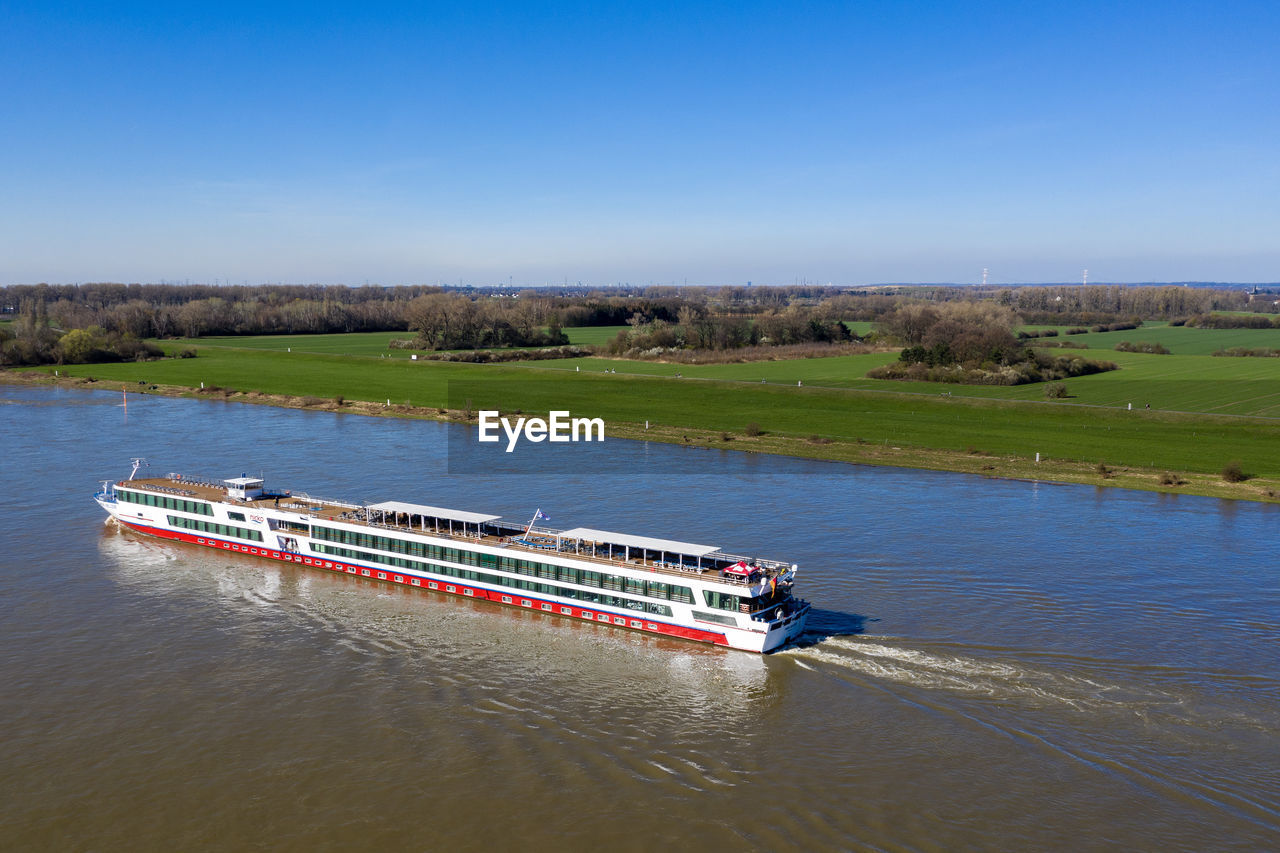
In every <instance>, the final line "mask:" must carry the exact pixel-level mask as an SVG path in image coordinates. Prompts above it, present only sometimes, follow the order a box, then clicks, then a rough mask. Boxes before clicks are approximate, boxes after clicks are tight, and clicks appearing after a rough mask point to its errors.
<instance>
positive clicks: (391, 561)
mask: <svg viewBox="0 0 1280 853" xmlns="http://www.w3.org/2000/svg"><path fill="white" fill-rule="evenodd" d="M312 547H313V548H314V549H315V550H317V551H319V552H320V553H322V554H328V555H331V556H334V557H345V558H346V559H348V560H363V561H367V562H374V563H385V564H386V565H389V566H398V567H400V568H402V569H413V570H414V571H419V572H430V573H431V574H436V575H448V576H450V577H455V578H461V579H463V580H470V581H478V582H480V583H487V584H492V585H494V586H506V587H513V588H515V589H523V590H528V591H529V592H536V593H540V594H542V595H555V596H559V597H560V598H569V599H573V600H576V601H585V602H588V603H591V604H603V605H605V606H607V607H620V608H626V609H628V610H636V611H640V612H644V613H652V614H654V615H655V616H671V608H670V607H669V606H667V605H665V604H658V603H656V602H653V601H636V600H635V599H632V598H623V597H622V596H618V595H605V594H604V593H598V592H586V591H584V590H580V589H569V588H567V587H562V586H556V585H555V584H549V583H539V582H537V581H527V580H523V579H521V578H509V577H503V576H502V575H491V574H488V573H486V572H476V571H472V570H471V569H459V568H455V567H453V566H440V565H436V564H434V563H430V564H429V563H419V562H418V561H417V560H406V559H403V558H401V557H387V556H383V555H381V554H370V553H367V552H364V551H353V550H351V549H350V548H339V547H337V546H334V545H321V544H313V545H312Z"/></svg>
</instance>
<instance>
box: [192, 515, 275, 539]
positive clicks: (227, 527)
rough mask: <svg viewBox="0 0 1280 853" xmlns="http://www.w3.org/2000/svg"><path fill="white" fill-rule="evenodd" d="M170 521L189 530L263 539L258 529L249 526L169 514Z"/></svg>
mask: <svg viewBox="0 0 1280 853" xmlns="http://www.w3.org/2000/svg"><path fill="white" fill-rule="evenodd" d="M169 523H170V524H172V525H173V526H174V527H183V528H186V529H187V530H202V531H204V532H205V533H216V534H218V535H219V536H237V537H239V538H241V539H250V540H252V541H254V542H261V541H262V534H261V533H259V532H258V531H257V530H250V529H249V528H247V527H236V526H235V525H234V524H218V523H216V522H213V521H197V520H195V519H194V518H182V517H181V516H177V515H171V516H169Z"/></svg>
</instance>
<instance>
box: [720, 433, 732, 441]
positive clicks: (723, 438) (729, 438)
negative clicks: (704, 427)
mask: <svg viewBox="0 0 1280 853" xmlns="http://www.w3.org/2000/svg"><path fill="white" fill-rule="evenodd" d="M720 440H721V441H733V436H731V435H729V433H727V432H722V433H720Z"/></svg>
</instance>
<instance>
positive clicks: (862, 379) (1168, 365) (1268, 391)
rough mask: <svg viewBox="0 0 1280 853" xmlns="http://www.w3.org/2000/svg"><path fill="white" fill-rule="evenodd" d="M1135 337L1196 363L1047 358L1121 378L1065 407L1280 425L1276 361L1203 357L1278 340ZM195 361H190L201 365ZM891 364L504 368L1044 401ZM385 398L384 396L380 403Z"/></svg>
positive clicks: (325, 345)
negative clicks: (899, 374)
mask: <svg viewBox="0 0 1280 853" xmlns="http://www.w3.org/2000/svg"><path fill="white" fill-rule="evenodd" d="M620 328H624V327H620V326H603V327H594V328H585V329H567V330H566V332H567V333H568V334H569V335H570V337H571V338H576V341H575V342H577V343H588V342H590V341H589V339H591V338H595V339H597V340H607V339H609V338H611V337H612V336H613V335H614V334H616V333H617V331H618V329H620ZM1133 331H1134V330H1130V331H1128V332H1104V333H1098V334H1088V335H1073V336H1071V338H1072V339H1075V340H1085V341H1087V340H1088V339H1094V341H1095V342H1096V341H1099V340H1102V341H1103V342H1104V343H1105V342H1106V341H1105V340H1103V339H1109V338H1111V337H1116V338H1117V339H1119V336H1123V335H1130V336H1131V337H1132V332H1133ZM1136 331H1141V332H1143V333H1144V334H1146V337H1137V338H1135V339H1138V340H1150V339H1153V338H1155V337H1156V336H1157V335H1160V336H1163V337H1164V339H1163V340H1162V341H1161V342H1162V343H1165V345H1166V346H1169V347H1170V349H1173V348H1174V346H1177V347H1178V348H1179V349H1180V350H1186V351H1188V352H1192V351H1194V353H1196V354H1187V355H1181V354H1177V353H1176V351H1175V354H1173V355H1147V354H1143V353H1123V352H1115V351H1114V350H1112V349H1110V347H1107V348H1105V349H1093V350H1088V351H1078V350H1062V349H1051V350H1047V352H1049V353H1050V354H1053V355H1071V354H1072V353H1078V354H1079V353H1085V352H1087V355H1088V356H1089V357H1090V358H1101V359H1105V360H1108V361H1114V362H1116V363H1117V364H1119V365H1120V367H1121V369H1120V370H1118V371H1113V372H1110V373H1103V374H1097V375H1094V376H1084V377H1079V378H1076V379H1071V380H1068V381H1067V383H1066V385H1067V388H1068V392H1069V394H1070V397H1069V398H1068V399H1067V400H1065V401H1063V402H1066V403H1074V404H1085V405H1090V406H1107V407H1116V408H1126V407H1127V406H1128V405H1129V404H1133V406H1134V408H1141V409H1144V410H1145V407H1146V406H1147V405H1148V404H1150V406H1151V408H1153V409H1159V410H1166V411H1178V412H1201V413H1206V414H1229V415H1253V416H1263V417H1280V359H1265V358H1214V357H1211V356H1209V355H1208V353H1210V352H1212V351H1213V350H1215V349H1217V348H1218V347H1219V346H1224V345H1229V346H1237V345H1239V346H1268V345H1274V346H1280V343H1277V342H1276V341H1274V340H1272V338H1275V337H1280V332H1274V331H1270V330H1253V329H1234V330H1226V331H1218V330H1213V329H1188V328H1185V327H1170V326H1166V325H1152V326H1149V327H1145V328H1143V329H1140V330H1136ZM406 335H407V333H396V332H373V333H356V334H345V335H341V334H340V335H292V336H285V335H282V336H259V337H226V338H199V339H194V340H191V341H177V342H173V341H170V342H165V343H164V346H165V347H166V348H167V349H169V350H170V351H173V350H175V349H180V348H182V347H183V346H186V345H190V344H195V345H196V346H197V347H198V348H200V350H201V352H202V354H203V357H207V356H212V355H213V354H214V352H216V351H217V350H225V349H238V350H246V351H276V352H280V353H286V351H287V350H288V349H290V348H292V350H293V353H292V354H294V355H297V354H301V353H315V354H339V355H342V354H350V355H352V356H364V357H366V358H370V359H374V360H379V359H380V360H384V361H387V360H390V361H396V360H399V361H408V360H409V355H410V353H409V352H408V351H406V350H388V349H387V342H388V341H389V340H391V339H392V338H395V337H404V336H406ZM584 336H585V337H584ZM1111 346H1114V344H1111ZM214 348H217V349H214ZM203 357H202V359H196V360H195V361H197V362H200V361H202V360H203ZM896 357H897V355H896V353H872V354H868V355H853V356H837V357H833V358H810V359H795V360H790V361H766V362H749V363H745V364H706V365H680V364H663V363H658V362H650V361H628V360H619V359H602V358H582V359H563V360H556V361H537V362H512V363H509V364H508V365H505V367H506V368H507V369H512V370H538V371H542V372H545V373H550V374H552V375H554V374H555V373H556V372H557V371H559V372H562V373H572V372H583V373H601V374H602V373H603V372H604V371H606V370H614V371H617V373H618V374H628V375H642V376H655V377H662V376H665V377H675V376H676V374H681V375H683V376H684V377H686V378H695V379H714V380H724V381H730V382H743V383H760V381H761V380H765V382H766V383H769V384H780V385H788V386H791V385H796V383H798V382H799V383H803V385H804V386H819V387H823V388H842V389H855V390H865V391H877V392H882V393H894V394H910V395H939V396H940V395H944V394H950V395H951V396H952V397H964V398H978V399H999V400H1023V401H1029V402H1033V401H1043V399H1044V387H1043V385H1039V384H1037V385H1022V386H1014V387H1004V386H973V385H948V384H940V383H914V382H913V383H904V382H891V381H885V380H874V379H867V378H866V373H867V371H868V370H870V369H872V368H873V367H878V366H880V365H882V364H886V363H888V362H891V361H893V360H894V359H895V358H896ZM218 384H225V383H222V382H219V383H218ZM237 387H238V386H237ZM387 390H391V389H390V388H388V389H387ZM298 393H301V394H308V395H313V396H332V393H330V394H327V395H326V394H324V392H323V390H320V391H316V390H307V391H301V392H298ZM397 393H398V392H397ZM348 396H350V395H348ZM385 396H386V395H383V398H384V399H385ZM391 396H395V393H393V394H391ZM400 396H401V397H403V396H404V395H400ZM371 399H377V398H376V397H374V398H371Z"/></svg>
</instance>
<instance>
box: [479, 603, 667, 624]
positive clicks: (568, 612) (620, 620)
mask: <svg viewBox="0 0 1280 853" xmlns="http://www.w3.org/2000/svg"><path fill="white" fill-rule="evenodd" d="M502 603H503V604H515V602H514V601H512V600H511V596H509V595H504V596H502ZM520 606H521V607H532V606H533V602H532V601H530V600H529V599H527V598H522V599H520ZM541 607H542V609H543V610H545V611H547V612H548V613H550V612H551V611H553V610H554V609H555V608H554V607H552V606H551V605H550V604H547V603H546V602H545V601H544V602H541ZM560 612H561V613H563V614H564V615H565V616H572V615H573V608H572V607H561V608H560ZM582 615H583V617H585V618H587V619H590V618H591V617H592V615H593V614H591V613H590V612H588V611H586V610H584V611H582ZM594 615H595V618H596V619H599V620H600V621H601V622H608V621H610V616H609V614H608V613H596V614H594ZM612 621H613V623H614V624H615V625H626V624H628V620H627V619H626V617H624V616H614V617H612ZM630 625H631V627H632V628H648V629H649V630H650V631H656V630H658V626H657V625H655V624H653V623H652V622H641V621H640V620H639V619H632V620H630Z"/></svg>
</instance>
